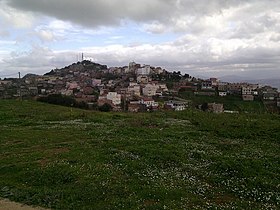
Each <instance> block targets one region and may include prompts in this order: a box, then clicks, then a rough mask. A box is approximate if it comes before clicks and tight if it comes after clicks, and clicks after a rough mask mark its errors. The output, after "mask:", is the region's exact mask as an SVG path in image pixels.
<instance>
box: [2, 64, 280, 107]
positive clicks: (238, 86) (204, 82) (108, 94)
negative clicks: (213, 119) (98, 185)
mask: <svg viewBox="0 0 280 210" xmlns="http://www.w3.org/2000/svg"><path fill="white" fill-rule="evenodd" d="M52 95H59V96H65V97H71V98H73V99H75V101H77V103H79V104H80V105H81V104H82V106H83V107H84V108H89V109H97V108H101V109H104V110H106V109H107V110H113V111H129V112H144V111H155V110H162V109H165V110H175V111H180V110H185V109H186V108H188V107H190V106H192V105H193V103H192V99H193V97H215V98H217V97H225V98H226V97H236V98H239V99H240V100H243V101H249V102H250V101H255V100H257V101H262V102H263V103H264V104H266V105H267V106H268V107H273V110H275V109H276V110H277V109H278V110H279V109H280V93H279V92H278V90H277V88H274V87H271V86H260V85H258V84H249V83H228V82H223V81H219V79H217V78H209V79H199V78H195V77H192V76H190V75H189V74H184V75H183V74H181V72H180V71H173V72H169V71H167V70H165V69H163V68H161V67H153V66H150V65H141V64H137V63H135V62H131V63H129V65H128V66H124V67H110V68H108V67H107V66H106V65H101V64H97V63H93V62H91V61H88V60H83V61H82V62H77V63H73V64H72V65H69V66H66V67H64V68H62V69H53V70H51V71H50V72H48V73H46V74H45V75H34V74H27V75H25V76H24V77H23V78H18V79H16V78H8V79H4V80H0V98H1V99H10V98H36V99H42V98H43V99H46V98H47V97H49V96H52ZM182 96H184V97H182ZM188 96H191V97H188ZM197 108H200V109H203V110H204V109H207V110H208V111H212V112H217V113H220V112H225V111H226V112H233V111H231V110H225V109H224V106H223V104H221V103H206V104H205V103H202V104H200V105H199V106H197Z"/></svg>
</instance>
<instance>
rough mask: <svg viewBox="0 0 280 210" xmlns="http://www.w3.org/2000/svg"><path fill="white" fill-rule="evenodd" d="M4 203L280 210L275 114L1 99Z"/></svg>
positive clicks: (279, 136) (279, 120)
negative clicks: (98, 108) (109, 108)
mask: <svg viewBox="0 0 280 210" xmlns="http://www.w3.org/2000/svg"><path fill="white" fill-rule="evenodd" d="M0 132H1V135H0V197H2V198H8V199H10V200H14V201H18V202H22V203H26V204H32V205H39V206H42V207H48V208H52V209H279V205H280V149H279V148H280V146H279V144H280V117H279V115H270V114H239V115H230V114H220V115H215V114H211V113H203V112H198V111H194V110H187V111H185V112H154V113H142V114H140V113H139V114H127V113H100V112H91V111H85V110H78V109H71V108H66V107H61V106H54V105H47V104H42V103H38V102H34V101H6V100H1V101H0Z"/></svg>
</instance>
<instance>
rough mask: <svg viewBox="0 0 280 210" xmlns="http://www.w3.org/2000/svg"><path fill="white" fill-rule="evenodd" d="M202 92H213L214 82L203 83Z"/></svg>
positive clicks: (206, 81)
mask: <svg viewBox="0 0 280 210" xmlns="http://www.w3.org/2000/svg"><path fill="white" fill-rule="evenodd" d="M201 90H213V86H212V82H211V81H210V80H205V81H202V82H201Z"/></svg>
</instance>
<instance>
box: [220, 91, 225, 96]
mask: <svg viewBox="0 0 280 210" xmlns="http://www.w3.org/2000/svg"><path fill="white" fill-rule="evenodd" d="M219 96H221V97H225V96H227V92H226V91H219Z"/></svg>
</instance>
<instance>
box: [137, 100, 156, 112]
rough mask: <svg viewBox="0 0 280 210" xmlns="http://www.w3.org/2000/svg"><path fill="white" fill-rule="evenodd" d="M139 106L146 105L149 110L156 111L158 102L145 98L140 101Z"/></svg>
mask: <svg viewBox="0 0 280 210" xmlns="http://www.w3.org/2000/svg"><path fill="white" fill-rule="evenodd" d="M139 104H144V105H146V107H147V109H148V110H150V109H152V110H155V109H158V106H159V104H158V102H155V101H154V99H152V98H149V97H144V98H142V99H140V100H139Z"/></svg>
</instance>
